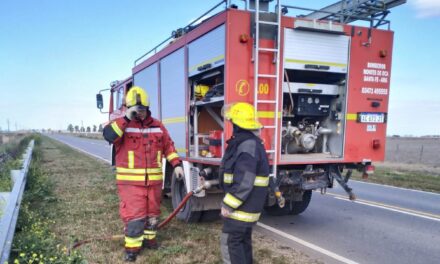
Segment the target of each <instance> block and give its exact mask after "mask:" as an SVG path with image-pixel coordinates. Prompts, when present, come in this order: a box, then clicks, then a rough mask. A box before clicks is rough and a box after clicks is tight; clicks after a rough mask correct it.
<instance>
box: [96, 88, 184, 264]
mask: <svg viewBox="0 0 440 264" xmlns="http://www.w3.org/2000/svg"><path fill="white" fill-rule="evenodd" d="M125 105H126V107H127V109H126V113H125V116H124V117H120V118H117V119H115V120H113V122H111V123H110V124H109V125H107V126H106V127H105V128H104V131H103V134H104V138H105V139H106V140H107V141H108V142H110V143H112V144H114V147H115V151H116V158H115V162H116V182H117V186H118V194H119V199H120V205H119V213H120V216H121V219H122V221H123V222H124V225H125V250H126V254H125V261H129V262H132V261H135V260H136V257H137V255H138V253H139V252H140V250H141V248H142V247H147V248H150V249H157V248H158V244H157V241H156V229H157V224H158V218H159V215H160V201H161V192H162V181H163V174H162V156H164V157H165V158H166V159H167V160H168V162H170V164H171V165H172V166H173V167H174V173H175V175H176V177H177V178H182V177H183V168H182V166H181V161H180V158H179V156H178V155H177V152H176V149H175V148H174V143H173V141H172V140H171V138H170V136H169V134H168V131H167V130H166V129H165V127H164V126H163V124H162V123H161V122H160V121H158V120H157V119H154V118H152V117H151V112H150V110H149V106H150V102H149V98H148V94H147V93H146V92H145V91H144V90H143V89H142V88H140V87H137V86H134V87H131V89H130V90H129V91H128V93H127V95H126V98H125Z"/></svg>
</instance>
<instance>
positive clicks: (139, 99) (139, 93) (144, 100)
mask: <svg viewBox="0 0 440 264" xmlns="http://www.w3.org/2000/svg"><path fill="white" fill-rule="evenodd" d="M125 105H126V106H127V107H131V106H134V105H143V106H145V107H148V106H150V99H149V98H148V94H147V92H145V91H144V89H142V88H141V87H139V86H133V87H131V88H130V90H129V91H128V93H127V95H126V96H125Z"/></svg>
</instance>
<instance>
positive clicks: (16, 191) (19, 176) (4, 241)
mask: <svg viewBox="0 0 440 264" xmlns="http://www.w3.org/2000/svg"><path fill="white" fill-rule="evenodd" d="M33 148H34V141H33V140H32V141H31V142H30V143H29V146H28V148H27V150H26V152H25V154H23V167H22V169H21V170H12V171H11V178H12V179H13V182H14V185H13V188H12V191H11V193H10V195H9V199H8V203H7V205H6V206H5V211H4V212H3V215H2V218H1V224H0V263H5V262H7V261H8V259H9V254H10V252H11V246H12V240H13V239H14V233H15V226H16V224H17V218H18V211H19V210H20V205H21V200H22V198H23V192H24V187H25V185H26V177H27V173H28V170H29V165H30V163H31V158H32V150H33Z"/></svg>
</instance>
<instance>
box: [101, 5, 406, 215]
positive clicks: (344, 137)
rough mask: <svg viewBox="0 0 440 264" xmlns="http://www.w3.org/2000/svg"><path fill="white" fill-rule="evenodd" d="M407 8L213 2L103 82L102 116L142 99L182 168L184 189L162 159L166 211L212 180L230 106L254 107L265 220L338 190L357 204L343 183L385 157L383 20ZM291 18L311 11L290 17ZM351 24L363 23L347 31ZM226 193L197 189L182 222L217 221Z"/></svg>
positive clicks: (388, 40)
mask: <svg viewBox="0 0 440 264" xmlns="http://www.w3.org/2000/svg"><path fill="white" fill-rule="evenodd" d="M243 3H244V4H243ZM403 3H405V1H404V0H388V1H387V0H385V1H374V0H357V1H340V2H337V3H335V4H333V5H330V6H327V7H325V8H322V9H319V10H312V9H308V8H300V7H294V6H288V5H282V4H281V3H280V1H279V0H278V1H272V0H260V1H252V0H251V1H240V3H239V4H240V5H241V6H242V5H244V7H240V8H239V6H238V5H236V4H234V3H232V2H231V1H221V2H220V3H219V4H217V5H216V6H214V7H213V8H212V9H211V10H209V11H208V12H206V13H205V14H203V15H202V16H200V18H199V19H198V20H197V21H196V22H194V23H191V24H190V25H188V26H186V27H183V28H179V29H177V30H174V31H173V32H172V34H171V36H170V37H169V38H168V39H166V40H165V41H163V42H162V43H160V44H159V45H158V46H156V47H154V48H153V49H152V50H151V51H149V52H148V53H146V54H145V55H143V56H142V57H140V58H139V59H137V60H136V61H135V64H134V67H133V69H132V75H131V76H130V77H129V78H127V79H125V80H122V81H115V82H112V83H111V85H110V86H111V87H110V91H111V100H110V107H109V119H110V121H111V120H112V119H114V118H117V117H120V116H123V115H124V112H125V106H124V96H125V94H126V93H127V91H128V90H129V89H130V88H131V87H132V86H139V87H141V88H143V89H145V90H146V91H147V93H148V95H149V97H150V105H151V106H150V110H151V112H152V113H153V116H154V117H156V118H158V119H159V120H161V121H162V122H163V123H164V124H165V126H166V128H167V130H168V131H169V133H170V135H171V137H172V139H173V140H174V143H175V146H176V149H177V151H178V154H179V155H180V157H181V159H182V161H183V166H184V171H185V179H184V180H182V181H177V180H175V179H174V177H173V175H172V168H171V166H170V164H167V162H166V160H164V162H163V173H164V188H165V190H168V191H169V192H170V193H171V196H172V204H173V206H174V207H177V205H178V204H179V203H180V202H181V200H182V198H183V197H184V196H185V195H186V193H188V192H190V191H191V190H194V189H195V188H197V187H198V186H199V185H200V184H201V181H204V180H215V179H218V177H219V166H220V163H221V158H222V155H223V152H224V150H225V148H226V141H227V139H229V138H230V137H231V135H232V125H231V124H230V123H229V122H225V119H224V117H223V116H222V109H223V108H224V107H225V106H227V105H229V104H231V103H235V102H248V103H250V104H252V105H254V107H255V109H256V111H257V113H258V118H259V120H260V122H261V123H262V124H263V125H264V128H263V129H262V130H261V131H260V134H259V135H260V137H261V139H262V140H263V142H264V146H265V148H266V151H267V155H268V157H269V160H270V165H271V175H270V176H271V181H272V182H271V188H270V191H269V194H268V197H267V199H266V204H265V209H266V211H267V212H268V213H269V214H272V215H287V214H293V215H296V214H300V213H302V212H304V210H306V208H307V207H308V205H309V202H310V200H311V197H312V191H314V190H319V191H321V193H325V191H326V189H327V188H332V187H333V185H334V181H336V182H338V183H339V184H340V185H341V186H342V188H343V189H344V190H345V191H346V192H347V194H348V196H349V198H350V199H355V195H354V193H353V191H352V189H351V188H350V187H349V186H348V185H347V182H348V180H349V178H350V176H351V173H352V170H354V169H355V170H359V171H361V172H362V173H363V174H364V175H365V176H368V174H371V173H373V171H374V166H373V165H372V162H374V161H383V160H384V150H385V141H386V126H387V118H388V115H387V112H388V97H389V92H390V91H389V88H390V77H391V61H392V60H391V59H392V48H393V32H392V31H391V30H390V23H389V21H387V20H385V17H386V15H387V14H388V13H389V9H390V8H392V7H395V6H397V5H400V4H403ZM222 5H224V6H225V8H224V10H222V11H220V12H217V13H215V14H213V15H210V14H211V13H212V12H213V10H218V8H219V7H220V8H221V7H222ZM292 10H296V11H298V10H300V11H302V12H309V13H308V14H306V15H296V16H289V12H293V11H292ZM201 20H202V21H201ZM355 21H364V22H366V25H362V26H360V25H355V24H350V23H352V22H355ZM97 97H98V108H100V109H102V107H103V106H102V95H101V94H98V95H97ZM113 158H114V152H113ZM274 189H277V190H278V189H279V190H280V191H281V193H282V197H284V199H285V201H286V203H285V206H284V207H281V206H280V205H279V204H278V203H277V199H276V196H275V194H274ZM223 195H224V194H223V192H222V190H221V189H220V188H219V186H216V185H215V186H212V188H210V189H209V190H205V191H202V192H201V193H199V194H197V195H195V196H193V197H191V199H190V200H189V202H188V203H187V204H186V205H185V207H184V208H183V209H182V210H180V211H179V214H178V218H179V219H181V220H184V221H187V222H197V221H200V220H207V219H211V218H213V217H216V216H218V210H219V209H220V201H221V199H222V198H223Z"/></svg>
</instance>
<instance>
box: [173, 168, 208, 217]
mask: <svg viewBox="0 0 440 264" xmlns="http://www.w3.org/2000/svg"><path fill="white" fill-rule="evenodd" d="M186 194H187V192H186V185H185V180H180V181H179V180H177V179H176V177H175V175H174V174H173V176H172V180H171V202H172V204H173V209H176V208H177V207H178V206H179V204H180V202H181V201H182V200H183V198H184V197H185V195H186ZM195 199H197V198H196V197H194V196H193V197H191V198H189V200H188V202H187V203H186V204H185V206H183V207H182V209H181V210H180V212H179V213H177V216H176V217H177V219H179V220H182V221H184V222H186V223H196V222H198V221H199V220H200V216H201V212H199V211H192V204H194V202H195Z"/></svg>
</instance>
